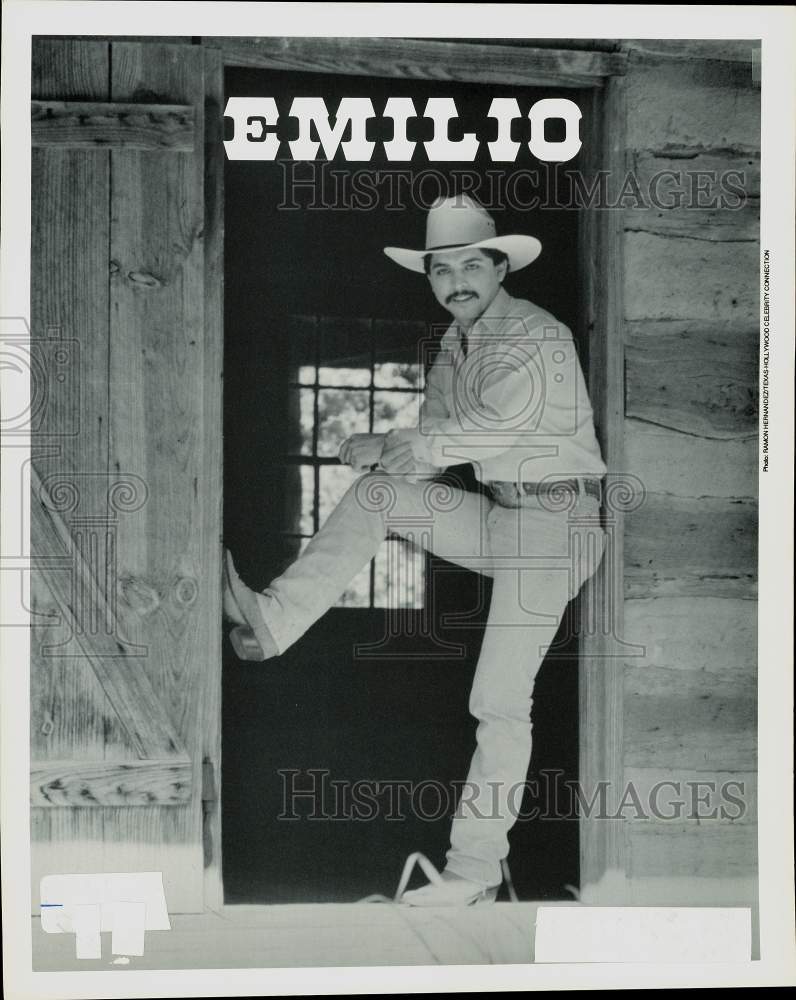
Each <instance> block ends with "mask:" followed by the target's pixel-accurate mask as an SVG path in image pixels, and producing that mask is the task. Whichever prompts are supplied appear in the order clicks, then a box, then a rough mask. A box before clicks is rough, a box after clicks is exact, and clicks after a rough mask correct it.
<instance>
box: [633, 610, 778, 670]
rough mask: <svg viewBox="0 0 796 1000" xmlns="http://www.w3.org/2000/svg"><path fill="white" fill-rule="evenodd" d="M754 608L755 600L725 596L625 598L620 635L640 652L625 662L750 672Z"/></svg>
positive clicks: (754, 641) (754, 637) (753, 664)
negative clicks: (708, 625) (708, 624)
mask: <svg viewBox="0 0 796 1000" xmlns="http://www.w3.org/2000/svg"><path fill="white" fill-rule="evenodd" d="M757 612H758V608H757V602H756V601H748V600H741V599H738V598H729V597H650V598H646V599H642V600H628V601H626V602H625V631H624V636H625V639H626V640H627V641H628V642H632V643H634V644H636V645H640V646H642V647H643V656H641V657H640V658H638V659H636V658H633V659H632V660H631V659H628V660H626V664H627V666H629V667H660V668H664V669H667V670H685V671H695V672H706V673H708V674H712V673H729V672H737V673H739V674H745V675H747V676H748V677H755V676H756V674H757ZM706 622H710V628H706V627H705V623H706Z"/></svg>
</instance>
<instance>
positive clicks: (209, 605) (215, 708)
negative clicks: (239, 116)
mask: <svg viewBox="0 0 796 1000" xmlns="http://www.w3.org/2000/svg"><path fill="white" fill-rule="evenodd" d="M203 55H204V89H205V93H204V121H205V136H204V142H205V147H204V171H205V176H204V192H205V215H204V296H205V301H204V377H203V382H202V391H203V401H202V405H203V409H204V448H203V456H204V469H205V495H204V506H203V509H202V520H203V525H202V535H203V538H204V539H205V540H206V541H205V573H206V577H207V580H208V586H207V599H206V605H205V613H204V620H203V622H202V626H201V627H202V628H203V629H204V637H203V638H202V639H200V643H201V647H202V648H203V649H206V650H207V658H206V665H205V669H206V676H205V679H204V689H203V700H202V706H201V721H200V728H201V734H202V748H201V753H202V761H203V765H204V767H205V769H207V768H208V767H209V768H210V769H212V776H213V779H214V788H213V795H212V796H208V795H207V794H204V795H203V806H202V808H203V838H202V839H203V851H204V902H205V906H206V907H210V908H218V907H220V906H221V905H222V904H223V902H224V892H223V886H222V882H221V871H222V869H221V664H222V655H221V588H220V585H219V584H216V585H215V586H213V584H212V583H211V582H210V581H218V580H220V578H221V534H222V509H221V507H222V497H223V494H224V490H223V475H222V442H223V427H222V400H223V382H222V379H223V364H224V162H225V161H224V153H223V146H222V143H221V140H222V138H223V117H222V115H223V101H224V67H223V65H222V62H221V55H220V53H219V52H218V51H216V50H212V49H208V50H206V51H205V52H204V54H203Z"/></svg>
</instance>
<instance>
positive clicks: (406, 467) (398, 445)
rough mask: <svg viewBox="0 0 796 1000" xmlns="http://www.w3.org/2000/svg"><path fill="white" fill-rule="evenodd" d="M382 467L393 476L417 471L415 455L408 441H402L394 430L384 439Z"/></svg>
mask: <svg viewBox="0 0 796 1000" xmlns="http://www.w3.org/2000/svg"><path fill="white" fill-rule="evenodd" d="M381 467H382V469H384V471H385V472H388V473H389V474H390V475H391V476H406V475H409V474H411V473H413V472H414V471H415V456H414V455H413V453H412V446H411V444H410V443H409V442H408V441H401V440H400V438H399V437H398V435H397V434H396V433H395V432H394V431H390V433H389V434H387V436H386V438H385V440H384V450H383V451H382V453H381Z"/></svg>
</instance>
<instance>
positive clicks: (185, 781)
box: [30, 757, 191, 808]
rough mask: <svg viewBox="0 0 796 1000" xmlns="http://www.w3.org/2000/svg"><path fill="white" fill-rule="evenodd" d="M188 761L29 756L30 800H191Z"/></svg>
mask: <svg viewBox="0 0 796 1000" xmlns="http://www.w3.org/2000/svg"><path fill="white" fill-rule="evenodd" d="M190 798H191V762H190V760H188V758H187V757H185V758H184V759H183V760H175V759H174V758H171V759H167V760H146V761H120V762H118V763H117V762H113V761H99V762H97V763H90V762H86V761H80V762H76V761H33V762H31V766H30V802H31V805H32V806H69V807H77V808H80V807H88V806H98V805H102V806H142V805H143V806H152V805H158V806H170V805H178V804H180V803H185V802H188V801H190Z"/></svg>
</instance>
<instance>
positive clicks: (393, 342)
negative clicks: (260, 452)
mask: <svg viewBox="0 0 796 1000" xmlns="http://www.w3.org/2000/svg"><path fill="white" fill-rule="evenodd" d="M387 326H389V329H390V330H391V331H392V337H387V338H383V337H380V336H379V333H380V332H384V331H385V329H386V327H387ZM417 326H418V325H417V324H413V323H405V324H399V323H390V324H383V323H379V322H378V321H376V322H372V321H370V320H363V319H351V320H346V319H340V318H334V319H332V318H328V319H326V318H321V319H317V320H316V319H315V318H308V317H291V322H290V336H291V344H290V353H291V366H290V378H289V390H288V391H289V394H290V399H289V412H290V414H291V417H292V422H291V423H292V426H293V427H294V428H295V429H296V431H297V433H294V434H293V435H292V437H291V440H290V442H289V443H288V460H289V461H290V462H292V463H296V464H298V465H299V468H300V475H301V509H300V513H299V514H298V517H297V519H294V521H293V524H294V527H295V526H296V525H297V527H298V531H288V532H285V535H286V536H287V537H289V538H293V539H295V540H296V541H298V543H299V551H302V550H303V549H304V548H305V546H306V545H307V544H308V542H309V540H310V538H311V537H312V536H313V535H314V534H315V532H316V531H317V530H318V528H319V527H320V526H321V525H322V524H323V523H324V522H325V520H326V518H327V517H328V516H329V514H330V513H331V512H332V510H333V509H334V507H335V505H336V504H337V502H338V501H339V500H340V498H341V497H342V496H343V494H344V493H345V492H346V490H347V489H348V487H349V486H350V485H351V483H352V482H353V481H354V480H355V479H356V477H357V474H356V473H354V471H353V470H352V469H350V468H349V467H348V466H344V465H340V463H339V460H338V458H337V455H338V452H339V449H340V445H341V444H342V442H343V441H344V440H345V439H346V438H347V437H349V436H350V435H351V434H361V433H385V432H386V431H389V430H391V429H392V428H394V427H411V426H414V425H415V424H417V420H418V411H419V407H420V401H421V398H422V391H423V366H422V364H420V363H418V359H417V354H418V343H419V337H418V329H417ZM421 327H422V325H421ZM396 331H397V332H398V334H399V335H398V337H396V336H395V334H396ZM423 332H424V330H423V329H421V331H420V334H421V336H422V333H423ZM424 582H425V553H424V552H422V551H420V550H417V549H415V548H414V546H412V545H411V544H409V543H407V542H405V541H403V540H402V539H399V538H397V537H393V538H388V539H387V540H385V542H384V543H383V544H382V547H381V549H380V550H379V552H378V553H377V555H376V557H375V559H373V560H372V561H371V563H370V565H369V566H366V567H365V568H364V569H363V570H362V572H361V573H360V574H358V576H356V577H355V578H354V579H353V580H352V581H351V583H350V584H349V586H348V589H347V590H346V591H345V593H344V594H342V595H341V597H340V599H339V600H338V602H337V605H336V606H337V607H356V608H362V607H364V608H422V607H423V593H424Z"/></svg>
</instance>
